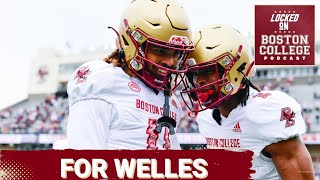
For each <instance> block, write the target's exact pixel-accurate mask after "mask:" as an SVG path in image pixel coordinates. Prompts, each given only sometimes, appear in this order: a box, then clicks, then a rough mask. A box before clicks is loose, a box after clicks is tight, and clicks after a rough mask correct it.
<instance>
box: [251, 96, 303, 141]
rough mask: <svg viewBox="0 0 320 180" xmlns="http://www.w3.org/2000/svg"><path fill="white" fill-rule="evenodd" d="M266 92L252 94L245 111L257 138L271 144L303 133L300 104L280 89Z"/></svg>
mask: <svg viewBox="0 0 320 180" xmlns="http://www.w3.org/2000/svg"><path fill="white" fill-rule="evenodd" d="M266 93H268V94H267V95H266V94H264V95H258V96H253V99H252V101H251V103H249V105H248V108H247V111H246V114H247V117H248V118H249V120H250V121H252V122H253V123H254V124H255V125H254V126H253V127H255V128H256V135H257V136H258V138H261V139H263V140H264V141H266V142H269V144H272V143H276V142H278V141H281V140H286V139H289V138H291V137H295V136H299V135H301V134H303V133H305V130H306V128H305V122H304V119H303V118H302V114H301V106H300V104H299V103H298V102H297V101H296V100H295V99H293V98H292V97H290V96H288V95H287V94H285V93H283V92H280V91H269V92H266Z"/></svg>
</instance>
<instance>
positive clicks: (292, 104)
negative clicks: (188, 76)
mask: <svg viewBox="0 0 320 180" xmlns="http://www.w3.org/2000/svg"><path fill="white" fill-rule="evenodd" d="M212 112H213V111H212V110H210V109H209V110H206V111H203V112H200V113H199V114H198V116H197V122H198V124H199V131H200V133H201V134H202V135H203V136H204V137H205V138H206V142H207V147H208V148H212V149H228V150H232V151H242V150H250V151H252V152H253V153H254V155H253V160H252V169H253V170H255V171H256V172H255V173H254V174H252V175H251V177H252V178H253V179H280V178H279V175H278V172H277V170H276V167H275V165H274V163H273V161H272V159H271V158H268V157H266V156H264V155H263V154H262V153H261V151H262V150H263V149H264V148H265V147H266V146H268V145H270V144H272V143H275V142H278V141H281V140H286V139H288V138H291V137H294V136H299V135H301V134H303V133H304V132H305V122H304V120H303V118H302V116H301V107H300V105H299V104H298V103H297V102H296V101H295V100H294V99H293V98H291V97H290V96H288V95H287V94H285V93H283V92H280V91H262V92H257V91H255V90H254V89H250V96H249V99H248V101H247V105H246V106H244V107H242V106H241V105H238V106H237V107H236V108H235V109H233V110H232V111H231V112H230V114H229V116H228V117H223V116H222V115H220V116H221V125H219V124H218V123H217V121H215V120H214V119H213V118H212Z"/></svg>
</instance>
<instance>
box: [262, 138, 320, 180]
mask: <svg viewBox="0 0 320 180" xmlns="http://www.w3.org/2000/svg"><path fill="white" fill-rule="evenodd" d="M264 150H265V151H266V152H268V153H269V154H271V157H272V160H273V162H274V164H275V165H276V167H277V170H278V172H279V175H280V176H281V179H283V180H295V179H297V180H298V179H299V180H300V179H308V180H309V179H314V178H315V175H314V169H313V165H312V160H311V157H310V154H309V152H308V150H307V148H306V147H305V145H304V144H303V142H302V141H301V139H300V137H294V138H291V139H288V140H283V141H279V142H277V143H273V144H270V145H268V146H267V147H266V148H265V149H264Z"/></svg>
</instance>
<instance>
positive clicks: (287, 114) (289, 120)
mask: <svg viewBox="0 0 320 180" xmlns="http://www.w3.org/2000/svg"><path fill="white" fill-rule="evenodd" d="M295 116H296V113H295V112H293V110H292V109H291V108H290V107H285V108H282V109H281V118H280V121H286V128H287V127H290V126H294V124H295Z"/></svg>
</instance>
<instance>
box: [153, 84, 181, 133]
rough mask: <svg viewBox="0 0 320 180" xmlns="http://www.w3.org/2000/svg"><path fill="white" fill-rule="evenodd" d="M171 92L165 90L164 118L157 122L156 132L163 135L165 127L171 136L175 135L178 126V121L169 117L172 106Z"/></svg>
mask: <svg viewBox="0 0 320 180" xmlns="http://www.w3.org/2000/svg"><path fill="white" fill-rule="evenodd" d="M169 96H170V90H169V89H168V88H167V89H166V90H164V104H163V116H162V117H161V118H159V119H158V120H157V128H156V131H157V132H158V133H161V130H162V128H163V127H167V128H169V131H170V135H174V134H175V130H174V128H175V127H176V126H177V124H176V121H175V120H174V119H173V118H171V117H170V116H169V114H170V104H169Z"/></svg>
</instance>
